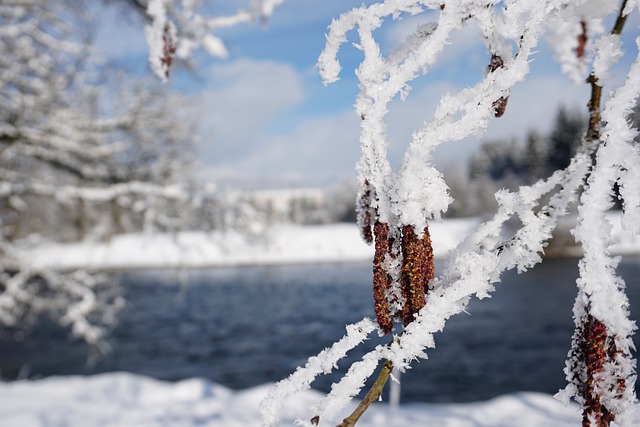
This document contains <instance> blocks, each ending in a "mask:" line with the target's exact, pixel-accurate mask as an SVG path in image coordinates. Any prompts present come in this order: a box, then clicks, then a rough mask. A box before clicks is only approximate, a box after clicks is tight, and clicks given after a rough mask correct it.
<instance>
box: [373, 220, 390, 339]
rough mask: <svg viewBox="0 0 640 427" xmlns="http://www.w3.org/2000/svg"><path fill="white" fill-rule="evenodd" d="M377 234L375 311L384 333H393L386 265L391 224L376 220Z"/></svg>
mask: <svg viewBox="0 0 640 427" xmlns="http://www.w3.org/2000/svg"><path fill="white" fill-rule="evenodd" d="M373 234H374V236H375V253H374V256H373V302H374V313H375V315H376V319H377V320H378V325H379V326H380V330H382V332H383V333H384V334H389V333H391V330H392V329H393V319H392V318H391V312H390V309H389V300H388V299H387V290H388V289H389V287H390V286H391V277H390V276H389V274H388V272H387V270H386V269H385V267H384V263H385V259H386V257H387V255H388V254H390V253H391V251H390V249H391V245H392V243H393V242H392V239H390V238H389V226H388V225H387V224H386V223H383V222H379V221H376V223H375V224H374V226H373Z"/></svg>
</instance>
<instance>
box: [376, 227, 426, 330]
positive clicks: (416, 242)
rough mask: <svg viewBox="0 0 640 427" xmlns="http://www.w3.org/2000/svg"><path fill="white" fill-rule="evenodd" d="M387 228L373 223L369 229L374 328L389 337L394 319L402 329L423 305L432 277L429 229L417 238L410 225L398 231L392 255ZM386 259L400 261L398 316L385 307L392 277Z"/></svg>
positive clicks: (392, 245)
mask: <svg viewBox="0 0 640 427" xmlns="http://www.w3.org/2000/svg"><path fill="white" fill-rule="evenodd" d="M389 231H390V230H389V226H388V225H387V224H385V223H381V222H379V221H377V222H376V223H375V225H374V227H373V234H374V237H375V255H374V258H373V299H374V311H375V315H376V319H377V320H378V325H379V326H380V329H381V330H382V332H383V333H384V334H389V333H391V331H392V329H393V320H394V317H397V318H398V319H399V320H402V323H403V325H404V326H407V325H408V324H409V323H411V322H412V321H413V319H414V317H415V315H416V313H418V312H419V311H420V309H422V307H424V305H425V304H426V295H427V292H428V290H429V281H430V280H431V279H433V277H434V275H435V269H434V265H433V249H432V246H431V237H430V235H429V229H428V228H427V227H425V229H424V233H423V235H422V236H421V237H419V236H418V235H417V234H416V233H415V228H414V226H413V225H406V226H404V227H402V234H401V239H402V240H401V245H400V253H395V252H394V238H393V237H391V235H390V232H389ZM387 257H389V258H390V259H397V258H398V257H400V259H401V269H400V283H399V285H400V289H401V292H402V299H403V302H404V303H403V305H402V309H401V310H400V311H399V312H398V313H393V312H392V310H391V307H390V305H389V291H390V289H391V287H392V286H393V277H392V275H391V274H390V273H389V271H387V265H388V263H387V262H386V261H387Z"/></svg>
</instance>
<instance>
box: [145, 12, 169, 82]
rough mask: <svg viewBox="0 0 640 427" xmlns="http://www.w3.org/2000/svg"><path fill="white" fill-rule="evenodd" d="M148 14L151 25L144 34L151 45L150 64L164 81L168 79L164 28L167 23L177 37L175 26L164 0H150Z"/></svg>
mask: <svg viewBox="0 0 640 427" xmlns="http://www.w3.org/2000/svg"><path fill="white" fill-rule="evenodd" d="M147 14H148V15H149V17H151V25H147V26H146V27H145V29H144V34H145V36H146V38H147V44H148V45H149V65H150V66H151V70H152V71H153V72H154V73H155V74H156V75H157V76H158V77H159V78H160V79H162V81H166V80H167V72H166V71H167V66H166V64H163V63H162V58H163V57H164V29H165V26H166V25H169V28H171V29H172V30H171V33H172V35H173V37H176V31H175V26H174V25H173V23H171V22H170V21H168V20H167V10H166V7H165V2H164V0H149V4H148V5H147Z"/></svg>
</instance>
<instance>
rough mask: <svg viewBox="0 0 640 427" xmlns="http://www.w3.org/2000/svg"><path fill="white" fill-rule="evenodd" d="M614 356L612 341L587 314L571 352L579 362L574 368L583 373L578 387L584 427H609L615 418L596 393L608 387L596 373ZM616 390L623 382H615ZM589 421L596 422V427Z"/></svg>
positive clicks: (597, 322) (623, 386)
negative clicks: (580, 395) (582, 405)
mask: <svg viewBox="0 0 640 427" xmlns="http://www.w3.org/2000/svg"><path fill="white" fill-rule="evenodd" d="M616 353H617V350H616V346H615V340H613V339H612V338H611V337H609V336H608V334H607V329H606V326H605V325H604V323H602V322H601V321H600V320H598V319H596V318H595V317H593V316H592V315H591V314H587V315H586V316H585V317H584V318H583V320H582V322H581V325H580V329H579V342H578V343H577V348H576V349H575V350H574V354H575V356H576V357H577V358H579V359H580V363H579V364H576V365H575V366H576V367H577V366H581V367H582V368H583V369H584V371H585V372H584V373H583V375H582V376H581V378H582V381H581V382H582V384H580V387H579V389H580V390H581V394H582V398H583V399H584V407H583V411H582V426H583V427H609V426H610V425H611V423H612V422H613V421H614V419H615V416H614V414H613V413H612V412H611V411H610V410H609V408H607V407H606V406H604V405H603V404H602V402H601V401H600V398H601V396H600V395H599V392H600V391H602V388H603V387H606V386H607V385H606V384H604V381H603V379H602V378H601V377H600V375H599V374H600V373H601V372H602V371H604V369H605V364H606V363H607V362H608V361H609V360H612V359H613V360H615V355H616ZM574 375H579V373H574ZM599 382H600V383H599ZM615 387H616V388H617V390H618V391H620V392H623V391H624V388H625V382H624V380H622V382H618V383H617V384H616V385H615ZM591 420H594V421H595V425H594V424H592V423H591Z"/></svg>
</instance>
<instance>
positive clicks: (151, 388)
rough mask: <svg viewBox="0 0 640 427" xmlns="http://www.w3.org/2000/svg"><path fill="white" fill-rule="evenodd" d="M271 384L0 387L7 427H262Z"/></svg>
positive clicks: (455, 414)
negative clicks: (263, 405) (260, 407)
mask: <svg viewBox="0 0 640 427" xmlns="http://www.w3.org/2000/svg"><path fill="white" fill-rule="evenodd" d="M269 387H270V386H269V385H263V386H259V387H254V388H251V389H247V390H242V391H233V390H230V389H228V388H226V387H223V386H220V385H217V384H214V383H211V382H209V381H207V380H202V379H189V380H185V381H180V382H178V383H168V382H163V381H158V380H155V379H151V378H148V377H143V376H139V375H133V374H128V373H111V374H102V375H95V376H90V377H53V378H47V379H42V380H37V381H17V382H13V383H0V425H1V426H3V427H54V426H55V427H62V426H64V427H98V426H101V427H107V426H108V427H156V426H157V427H160V426H174V427H178V426H179V427H195V426H198V427H250V426H251V427H257V426H259V425H260V416H259V412H258V409H257V408H258V403H259V402H260V400H261V399H262V398H263V397H264V395H265V394H266V392H267V391H268V389H269ZM320 397H321V395H320V393H318V392H315V391H308V392H305V393H302V394H300V395H298V396H295V397H294V398H292V399H290V400H288V401H287V402H286V405H285V407H284V411H283V415H284V418H283V420H282V422H281V425H282V426H285V425H287V426H292V425H293V421H294V420H295V419H296V418H297V417H305V416H308V415H309V414H310V413H311V412H310V411H309V409H308V408H309V406H311V405H312V404H313V403H314V402H316V401H317V400H318V399H319V398H320ZM580 419H581V416H580V411H579V409H578V407H577V406H576V405H570V406H568V407H567V406H564V405H563V404H561V403H560V402H558V401H556V400H555V399H553V398H552V397H551V396H548V395H544V394H539V393H516V394H511V395H506V396H501V397H498V398H495V399H492V400H489V401H487V402H479V403H471V404H407V405H401V406H400V408H399V410H398V412H397V415H396V416H394V417H393V418H392V420H393V422H391V421H390V419H389V408H388V406H387V404H386V403H381V404H376V405H374V406H373V407H372V408H371V409H370V410H369V411H368V412H367V414H365V417H364V418H363V419H362V420H361V422H359V423H358V426H359V427H374V426H375V427H378V426H380V427H382V426H384V427H393V426H406V427H409V426H438V427H472V426H473V427H490V426H491V427H513V426H518V427H576V426H578V425H580Z"/></svg>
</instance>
